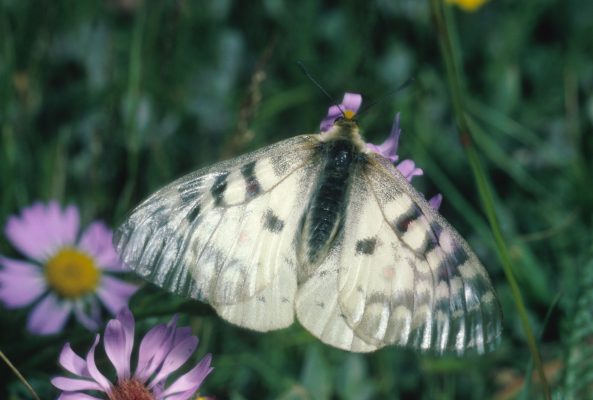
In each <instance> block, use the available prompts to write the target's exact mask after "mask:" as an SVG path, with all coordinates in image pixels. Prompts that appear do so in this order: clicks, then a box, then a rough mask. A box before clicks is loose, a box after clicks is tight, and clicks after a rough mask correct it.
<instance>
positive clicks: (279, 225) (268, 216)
mask: <svg viewBox="0 0 593 400" xmlns="http://www.w3.org/2000/svg"><path fill="white" fill-rule="evenodd" d="M264 228H266V229H267V230H269V231H270V232H273V233H279V232H281V231H282V229H284V221H282V220H281V219H280V218H278V216H277V215H276V214H274V212H273V211H272V210H270V209H268V210H267V211H266V213H265V214H264Z"/></svg>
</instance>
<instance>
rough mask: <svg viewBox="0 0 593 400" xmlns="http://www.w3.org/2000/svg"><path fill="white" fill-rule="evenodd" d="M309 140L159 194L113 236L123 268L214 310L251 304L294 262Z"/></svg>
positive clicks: (209, 171)
mask: <svg viewBox="0 0 593 400" xmlns="http://www.w3.org/2000/svg"><path fill="white" fill-rule="evenodd" d="M314 142H315V140H314V139H313V138H312V137H310V136H300V137H295V138H292V139H288V140H286V141H284V142H281V143H278V144H276V145H273V146H269V147H266V148H264V149H262V150H259V151H256V152H254V153H251V154H248V155H245V156H242V157H239V158H237V159H234V160H230V161H227V162H222V163H219V164H215V165H214V166H212V167H210V168H206V169H203V170H199V171H196V172H194V173H192V174H189V175H187V176H185V177H183V178H181V179H179V180H177V181H175V182H173V183H172V184H170V185H168V186H166V187H164V188H163V189H161V190H159V191H158V192H156V193H155V194H154V195H152V196H151V197H149V198H148V199H147V200H146V201H145V202H143V203H142V204H141V205H140V206H138V207H137V208H136V209H135V210H134V211H133V212H132V213H131V215H130V216H129V218H128V220H127V221H126V223H124V224H123V225H122V226H121V227H120V228H119V229H118V231H117V232H116V237H115V240H114V242H115V245H116V248H117V250H118V252H119V253H120V255H121V257H122V259H123V261H124V263H126V265H128V266H130V267H131V268H132V269H134V270H135V271H136V272H137V273H139V274H140V275H142V276H144V277H146V278H147V279H148V280H150V281H152V282H153V283H156V284H157V285H159V286H161V287H163V288H165V289H167V290H170V291H172V292H174V293H178V294H180V295H186V296H190V297H193V298H197V299H202V300H206V301H209V302H212V303H215V304H219V305H222V304H234V303H238V302H242V301H245V300H248V299H251V298H252V297H253V296H254V295H255V294H257V293H259V292H260V291H262V290H263V289H264V288H266V287H268V286H269V285H270V283H271V282H272V281H273V279H274V278H275V277H276V276H277V275H278V270H279V268H281V267H284V266H285V265H288V264H289V263H290V262H293V259H294V257H295V254H294V250H293V247H292V242H293V240H294V237H295V230H296V223H295V218H296V217H295V216H297V215H299V214H300V210H302V208H303V207H304V204H302V202H303V201H306V199H307V197H308V190H309V186H310V185H309V184H308V182H309V177H310V175H311V174H315V173H316V171H315V165H316V164H315V163H314V162H311V160H312V152H313V151H314V147H315V143H314ZM286 260H288V261H286ZM287 296H290V293H288V294H287ZM271 318H273V316H272V317H271Z"/></svg>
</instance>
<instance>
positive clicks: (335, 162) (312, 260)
mask: <svg viewBox="0 0 593 400" xmlns="http://www.w3.org/2000/svg"><path fill="white" fill-rule="evenodd" d="M316 153H317V154H316V157H319V160H320V165H321V167H320V171H319V174H318V175H317V178H316V182H315V185H314V187H313V192H312V196H311V198H310V200H309V204H308V205H307V208H306V209H305V212H304V214H303V216H302V219H301V224H300V232H299V235H298V238H299V239H298V240H299V244H298V246H297V248H298V259H299V261H300V264H301V265H302V266H303V267H304V268H302V271H301V272H302V274H301V276H300V277H299V279H300V280H306V279H307V278H308V277H309V276H310V274H312V273H313V272H314V271H315V270H316V269H317V266H318V265H319V264H320V263H321V262H322V261H323V260H324V259H325V258H326V257H327V255H328V254H329V252H330V251H331V249H332V248H333V247H334V244H335V243H336V241H339V239H340V237H341V233H342V227H343V223H344V219H345V211H346V207H347V204H348V199H349V195H350V188H351V186H352V178H353V176H354V173H355V171H356V169H357V168H359V167H361V166H362V165H363V164H364V162H365V160H366V155H365V154H364V153H365V145H364V141H363V140H362V138H361V137H360V134H359V130H358V126H357V125H356V123H355V122H354V121H350V120H344V121H338V122H337V123H336V124H334V126H333V127H332V128H331V129H330V130H329V131H328V132H326V133H324V134H322V135H321V141H320V142H319V145H318V148H317V150H316Z"/></svg>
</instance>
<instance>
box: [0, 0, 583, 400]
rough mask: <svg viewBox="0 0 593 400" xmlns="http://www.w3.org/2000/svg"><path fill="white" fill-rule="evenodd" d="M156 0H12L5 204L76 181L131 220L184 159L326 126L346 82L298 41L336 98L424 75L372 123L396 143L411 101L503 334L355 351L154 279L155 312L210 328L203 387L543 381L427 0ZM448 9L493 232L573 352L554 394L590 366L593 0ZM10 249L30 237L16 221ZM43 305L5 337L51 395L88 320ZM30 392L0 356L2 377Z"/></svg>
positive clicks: (4, 109)
mask: <svg viewBox="0 0 593 400" xmlns="http://www.w3.org/2000/svg"><path fill="white" fill-rule="evenodd" d="M145 3H147V4H146V5H144V6H141V5H140V6H137V7H133V8H132V9H130V10H126V9H124V8H122V6H121V5H119V4H120V2H119V1H116V0H112V1H104V2H99V1H96V2H66V1H54V2H43V3H40V2H39V3H38V2H32V1H30V2H27V1H14V0H12V1H9V0H3V1H1V2H0V4H1V6H0V187H1V188H2V191H1V194H0V196H1V201H0V224H4V223H5V221H6V220H7V218H8V217H9V215H11V214H14V213H17V212H18V211H19V210H20V209H21V208H22V207H25V206H27V205H29V204H31V203H32V202H34V201H37V200H49V199H58V200H59V201H61V202H62V203H63V204H68V203H73V204H76V205H77V206H78V207H79V208H80V210H81V213H82V217H83V223H84V224H86V223H88V222H90V221H92V220H94V219H96V218H101V219H103V220H105V221H107V222H108V224H110V225H111V226H113V227H114V226H117V224H119V223H120V222H121V221H122V220H123V218H124V216H125V214H126V213H127V212H128V211H129V210H130V208H131V207H132V206H133V205H135V204H136V203H137V202H139V201H140V200H141V199H142V198H144V197H145V196H146V195H148V194H149V193H151V192H153V191H154V190H156V189H158V188H159V187H160V186H162V185H164V184H165V183H167V182H169V181H171V180H172V179H174V178H176V177H179V176H181V175H182V174H184V173H186V172H189V171H191V170H194V169H197V168H199V167H202V166H206V165H208V164H211V163H213V162H215V161H218V160H221V159H224V158H229V157H232V156H235V155H238V154H241V153H243V152H246V151H249V150H253V149H257V148H259V147H262V146H264V145H267V144H271V143H274V142H276V141H278V140H281V139H284V138H288V137H291V136H293V135H296V134H301V133H306V132H314V131H316V130H317V128H318V124H319V122H320V120H321V119H322V118H323V117H324V116H325V113H326V109H327V107H328V106H329V104H328V101H327V99H326V98H325V97H324V96H323V95H322V94H321V93H320V92H319V91H318V90H317V89H316V88H315V87H314V86H313V85H312V84H311V82H309V81H308V80H307V79H306V78H305V77H304V75H303V74H302V72H301V71H300V70H299V68H298V66H297V64H296V63H297V61H302V62H303V63H304V64H305V65H306V66H307V68H308V69H309V70H310V72H311V73H312V74H313V75H315V76H316V77H317V79H318V80H319V81H321V82H322V83H323V85H324V87H325V88H326V89H327V90H328V91H329V92H330V93H332V94H333V95H334V96H335V97H336V98H340V97H341V95H342V93H343V92H345V91H355V92H360V93H362V94H363V97H364V99H365V103H366V102H370V101H372V99H374V98H379V97H381V96H382V95H383V94H384V93H386V92H388V91H390V90H392V89H395V88H397V87H398V86H399V85H400V84H402V83H403V82H405V81H406V80H407V79H408V78H410V77H414V78H415V84H413V85H412V86H410V87H409V88H407V89H405V90H404V91H401V92H399V93H397V94H396V95H394V96H393V97H389V98H387V99H386V100H384V101H382V102H381V103H380V104H378V105H376V106H374V107H373V108H372V109H370V110H369V112H368V113H367V114H366V115H364V116H363V117H362V120H361V126H362V128H363V130H364V133H365V137H366V139H367V140H368V141H371V142H374V143H380V142H382V141H383V140H384V138H385V136H386V135H387V134H388V132H389V128H390V126H391V122H392V118H393V115H394V114H395V113H396V112H398V111H399V112H401V123H402V128H403V135H402V140H401V144H400V153H401V156H402V157H403V158H413V159H414V160H415V161H416V163H417V164H419V165H420V166H421V167H422V168H423V169H424V171H425V175H424V177H422V178H420V179H418V180H417V181H415V184H416V186H417V187H418V188H419V189H420V190H422V191H423V192H424V193H427V196H428V197H430V196H432V195H433V194H435V193H437V192H441V193H443V196H444V202H443V206H442V208H441V213H442V214H443V215H444V216H445V217H446V218H447V219H448V220H449V221H450V222H451V224H452V225H453V226H455V227H456V228H457V229H458V230H459V232H460V233H461V234H462V235H463V236H464V237H465V238H466V239H467V240H468V241H469V242H470V244H471V245H472V247H473V249H474V250H475V251H476V253H477V254H478V256H479V257H480V259H481V260H482V261H483V263H484V264H485V266H486V268H487V269H488V271H489V273H490V276H491V277H492V279H493V281H494V285H495V287H496V290H497V293H498V296H499V298H500V301H501V304H502V307H503V312H504V316H505V319H504V330H503V336H502V341H501V345H500V347H499V348H498V349H497V350H496V351H495V352H493V353H489V354H487V355H484V356H469V357H465V358H460V359H458V358H454V357H444V358H437V357H432V356H429V355H422V354H418V353H415V352H413V351H409V350H402V349H399V348H395V347H391V348H385V349H383V350H380V351H378V352H376V353H373V354H370V355H358V354H350V353H346V352H343V351H340V350H336V349H333V348H330V347H328V346H325V345H323V344H321V343H320V342H319V341H318V340H317V339H315V338H314V337H312V336H311V335H310V334H308V333H307V332H306V331H305V330H304V329H303V328H302V327H301V326H300V325H299V324H295V325H293V326H292V327H290V328H288V329H286V330H282V331H277V332H271V333H266V334H260V333H254V332H249V331H246V330H243V329H240V328H237V327H234V326H231V325H230V324H227V323H225V322H224V321H223V320H221V319H220V318H218V317H217V316H216V314H215V313H214V311H212V309H211V308H210V307H209V306H207V305H204V304H201V303H197V302H189V301H185V300H183V299H180V298H177V297H175V296H172V295H169V294H165V293H162V292H160V291H158V290H157V289H156V288H154V287H149V286H147V287H145V288H144V289H142V291H141V292H139V293H138V295H137V296H136V297H135V298H134V299H133V301H132V309H133V311H134V312H135V314H136V315H137V319H138V320H139V325H140V326H139V328H138V331H143V330H146V329H148V328H149V327H150V326H152V325H153V324H154V323H155V321H162V320H167V319H168V318H169V317H170V315H171V314H172V313H175V312H179V313H180V314H181V319H182V320H183V322H184V323H187V324H190V325H191V326H192V327H193V332H194V334H197V335H198V336H199V337H200V340H201V344H200V348H199V354H198V356H202V355H203V354H205V353H206V352H212V353H213V364H214V366H215V368H216V369H215V371H214V372H213V373H212V375H211V376H210V377H209V378H208V379H207V380H206V382H205V384H204V387H203V390H202V391H201V392H202V393H205V394H211V395H213V396H216V397H217V398H221V399H227V398H228V399H255V398H259V399H345V400H349V399H404V398H421V399H483V398H494V396H495V394H496V393H503V392H505V391H506V392H512V390H511V387H514V386H513V385H515V384H517V385H518V386H517V387H518V389H517V390H516V391H515V392H513V393H514V396H515V397H509V398H519V399H531V398H539V397H540V396H541V386H540V385H539V384H538V379H537V378H534V379H531V378H530V377H531V372H532V370H535V369H536V368H535V367H536V366H533V365H532V364H531V353H530V350H529V346H528V344H527V341H526V339H525V334H524V328H523V326H522V323H521V318H520V316H519V313H518V312H517V309H516V307H515V303H514V300H513V294H512V290H511V287H510V285H509V283H508V280H507V279H506V278H505V274H504V272H503V267H502V264H501V262H500V261H499V258H498V254H499V252H498V251H499V250H498V249H497V241H496V240H494V238H493V236H492V234H491V225H490V223H489V221H488V218H487V214H486V212H485V211H484V209H483V207H482V204H483V203H482V199H481V197H480V194H479V191H478V186H477V184H476V182H475V181H474V179H473V175H472V169H471V167H470V162H469V161H468V158H467V157H466V155H465V153H464V149H463V146H462V145H461V144H460V143H459V140H458V134H457V126H456V123H457V121H456V116H455V115H456V114H455V113H456V111H455V109H454V103H455V99H454V98H452V97H451V95H450V93H451V92H450V91H449V82H450V76H448V74H447V69H446V62H445V60H444V59H443V57H442V53H441V51H440V48H439V34H438V32H437V29H436V28H435V26H434V25H433V20H432V19H431V16H430V10H429V4H428V3H429V2H428V1H426V2H425V1H416V0H401V1H385V0H377V1H375V2H354V1H349V2H343V4H341V5H340V6H337V5H328V4H322V3H321V2H318V1H315V0H303V1H301V2H298V3H297V2H294V3H293V4H288V3H286V2H281V1H274V0H268V1H264V2H261V3H259V2H257V3H256V2H253V3H252V4H251V3H250V5H249V6H246V5H245V4H243V3H241V4H239V2H232V1H230V0H225V1H218V0H210V1H199V2H198V1H196V2H190V1H185V2H184V1H166V2H165V1H164V2H145ZM450 11H451V13H452V15H451V16H452V17H453V18H452V19H451V20H449V21H448V22H449V23H450V25H449V28H450V29H451V31H452V32H454V35H453V37H452V40H453V47H454V50H453V52H454V54H453V57H454V59H455V60H456V62H457V63H458V66H459V71H462V73H461V74H460V75H459V77H460V79H461V85H460V87H462V88H463V97H464V109H465V114H464V116H465V118H466V119H467V125H468V127H469V130H471V132H472V137H473V143H474V148H475V152H476V157H478V159H479V163H480V165H481V167H482V169H483V175H484V176H486V177H487V179H488V182H489V183H488V185H490V187H491V189H492V198H491V206H492V210H491V212H494V213H495V214H496V216H497V219H498V221H499V223H500V235H501V237H500V238H497V240H499V239H501V240H503V241H504V243H505V246H506V247H507V248H508V257H509V261H510V264H511V265H512V269H513V274H514V276H515V277H516V280H517V288H518V290H519V292H520V295H521V297H522V298H523V300H524V303H525V309H526V317H527V318H528V320H529V323H530V326H531V327H532V329H533V333H534V336H535V338H536V339H537V340H538V343H537V346H538V348H539V352H540V353H541V357H542V361H543V366H544V369H551V368H548V367H550V366H553V365H560V368H559V369H558V370H556V372H555V373H554V374H552V375H551V376H548V382H549V385H550V390H551V392H552V394H554V395H555V396H562V395H566V396H570V395H571V394H574V396H578V395H579V394H581V393H586V392H583V387H584V388H587V387H591V384H592V382H593V367H591V364H590V363H589V364H587V363H586V362H584V361H583V360H585V358H583V356H582V355H583V354H585V355H586V354H588V353H587V351H588V350H587V347H586V346H587V343H590V340H588V338H590V332H591V329H593V323H592V322H591V318H590V316H588V317H587V315H588V314H587V312H586V311H583V310H586V309H587V308H586V307H587V304H590V302H589V299H590V297H591V294H592V293H593V288H592V287H591V286H590V282H591V280H590V279H589V278H587V279H584V278H583V277H590V276H591V272H590V270H591V268H592V265H593V264H592V263H593V258H592V256H591V254H592V253H591V248H592V247H591V244H592V243H593V240H592V239H593V230H592V228H591V227H592V226H593V185H592V184H591V183H592V182H593V163H592V161H591V154H593V140H592V137H593V136H592V124H593V95H592V92H591V90H590V88H591V85H592V84H593V62H592V61H591V57H590V55H591V54H593V48H592V47H593V42H591V40H590V37H593V25H591V24H590V22H589V19H590V15H591V14H592V13H593V3H591V4H589V3H588V2H579V1H551V0H545V1H536V0H528V1H521V2H515V1H511V0H497V1H491V2H490V3H488V4H487V5H486V6H484V7H483V8H482V9H480V10H479V11H478V12H476V13H472V14H467V13H463V12H462V11H459V10H458V9H456V8H454V9H451V10H450ZM258 71H260V72H262V73H263V74H264V75H263V79H262V80H260V81H258V82H259V83H258V84H257V85H255V86H254V85H253V84H252V81H253V77H254V75H255V74H256V72H258ZM457 115H458V113H457ZM0 254H3V255H7V256H11V257H19V255H18V254H17V253H16V250H14V249H13V248H12V247H11V246H10V243H9V242H8V241H7V240H6V239H5V238H4V237H3V238H1V239H0ZM130 278H131V279H134V278H133V277H130ZM589 308H590V307H589ZM548 313H549V315H548ZM589 314H590V313H589ZM26 315H27V310H17V311H9V310H6V309H4V308H0V326H1V327H2V329H0V350H2V351H4V353H5V354H6V355H7V357H8V358H9V359H10V360H11V361H12V363H13V364H14V365H15V366H16V367H17V368H18V369H19V371H20V372H21V373H22V374H23V375H24V376H25V377H26V378H27V380H28V381H29V382H30V383H31V385H32V386H33V387H34V388H35V390H36V391H37V392H38V393H39V395H40V397H41V398H42V399H45V398H52V397H55V396H56V394H57V393H56V392H55V391H53V389H52V387H51V386H50V385H49V377H51V376H53V375H55V374H58V373H60V369H59V367H58V366H57V363H56V360H57V355H58V353H59V350H60V349H61V347H62V345H63V343H65V342H66V341H70V342H72V343H73V346H74V347H75V349H77V350H79V351H81V352H83V351H84V350H85V349H87V348H88V347H89V346H90V343H91V341H92V334H90V333H89V332H87V331H85V330H83V329H82V328H80V327H77V326H76V325H75V324H72V326H71V329H68V330H67V332H66V333H63V334H60V335H57V336H54V337H49V338H39V337H34V336H31V335H29V334H27V333H26V332H25V330H24V324H25V320H26ZM547 315H548V318H546V316H547ZM5 327H10V329H6V328H5ZM589 351H590V350H589ZM103 361H104V360H103ZM565 365H566V366H567V368H565V367H564V366H565ZM505 376H506V377H508V376H512V377H513V379H512V381H511V382H509V381H508V380H507V381H505V380H504V379H503V377H505ZM522 382H527V384H526V385H524V386H523V387H522V386H521V385H520V383H522ZM26 396H27V394H26V389H25V388H24V387H23V386H22V385H21V384H20V383H19V382H18V380H17V378H16V377H15V376H14V375H13V374H12V373H11V372H10V371H9V369H8V368H7V367H6V366H4V365H1V366H0V398H8V399H17V398H27V397H26ZM575 398H578V397H575Z"/></svg>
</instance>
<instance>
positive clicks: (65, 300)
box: [0, 201, 138, 335]
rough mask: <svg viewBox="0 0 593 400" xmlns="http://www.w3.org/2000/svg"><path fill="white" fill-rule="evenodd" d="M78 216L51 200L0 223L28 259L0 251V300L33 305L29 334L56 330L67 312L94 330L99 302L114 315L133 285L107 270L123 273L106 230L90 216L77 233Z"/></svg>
mask: <svg viewBox="0 0 593 400" xmlns="http://www.w3.org/2000/svg"><path fill="white" fill-rule="evenodd" d="M79 219H80V217H79V214H78V209H77V208H76V207H74V206H68V207H66V208H65V209H61V208H60V206H59V204H58V203H57V202H56V201H51V202H49V203H48V204H43V203H35V204H33V205H32V206H30V207H26V208H24V209H23V210H22V212H21V215H13V216H11V217H10V218H9V219H8V222H7V223H6V227H5V230H4V232H5V234H6V237H7V238H8V240H9V241H10V242H11V243H12V244H13V246H14V247H15V248H17V249H18V250H19V251H20V252H21V253H22V254H23V255H24V256H26V257H28V258H29V259H30V260H28V261H23V260H15V259H11V258H8V257H4V256H2V255H0V265H1V266H2V267H3V268H2V269H0V301H1V302H2V303H4V306H5V307H6V308H9V309H14V308H21V307H26V306H28V305H30V304H35V305H34V307H33V310H32V311H31V313H30V314H29V318H28V322H27V329H28V330H29V331H30V332H32V333H35V334H39V335H48V334H53V333H57V332H60V331H61V330H62V329H63V328H64V325H65V324H66V322H67V320H68V318H69V316H70V315H71V314H74V316H75V318H76V319H77V320H78V322H80V323H81V324H82V325H83V326H85V327H86V328H87V329H90V330H95V329H97V328H98V326H99V325H100V323H101V307H100V304H99V301H100V302H101V303H102V304H103V305H104V306H105V308H107V310H109V311H110V312H111V313H112V314H115V313H117V312H118V311H119V310H120V309H121V308H122V307H125V306H126V305H127V304H128V300H129V299H130V297H131V296H132V295H133V294H134V292H136V290H137V289H138V286H136V285H133V284H130V283H126V282H124V281H122V280H119V279H116V278H113V277H112V276H110V275H109V273H117V272H123V269H122V265H123V264H122V263H121V261H120V259H119V257H118V256H117V254H116V252H115V249H114V248H113V245H112V244H111V237H112V232H111V230H110V229H109V228H107V226H106V225H105V224H104V223H102V222H99V221H95V222H93V223H91V224H90V225H89V226H88V227H87V228H86V229H85V230H84V231H83V232H82V234H81V235H80V237H79V236H78V234H79V222H80V221H79Z"/></svg>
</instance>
